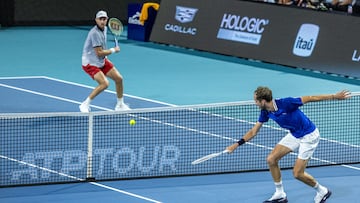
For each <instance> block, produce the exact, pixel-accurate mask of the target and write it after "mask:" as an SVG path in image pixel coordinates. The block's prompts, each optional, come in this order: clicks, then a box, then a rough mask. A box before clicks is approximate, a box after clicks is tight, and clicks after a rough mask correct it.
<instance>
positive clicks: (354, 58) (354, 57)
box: [352, 49, 360, 62]
mask: <svg viewBox="0 0 360 203" xmlns="http://www.w3.org/2000/svg"><path fill="white" fill-rule="evenodd" d="M352 61H355V62H360V53H358V51H357V50H356V49H355V50H354V53H353V55H352Z"/></svg>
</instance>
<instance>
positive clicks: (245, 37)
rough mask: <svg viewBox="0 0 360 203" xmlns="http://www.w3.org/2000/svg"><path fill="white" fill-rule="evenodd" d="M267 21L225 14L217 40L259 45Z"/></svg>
mask: <svg viewBox="0 0 360 203" xmlns="http://www.w3.org/2000/svg"><path fill="white" fill-rule="evenodd" d="M269 23H270V20H269V19H261V18H254V17H249V16H240V15H233V14H227V13H225V14H224V16H223V18H222V21H221V24H220V28H219V31H218V34H217V38H218V39H224V40H230V41H237V42H242V43H247V44H254V45H259V44H260V41H261V37H262V33H263V32H264V30H265V27H266V26H267V25H268V24H269Z"/></svg>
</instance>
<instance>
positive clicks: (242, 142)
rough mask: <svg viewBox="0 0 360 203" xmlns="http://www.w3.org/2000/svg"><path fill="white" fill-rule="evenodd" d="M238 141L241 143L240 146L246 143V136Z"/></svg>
mask: <svg viewBox="0 0 360 203" xmlns="http://www.w3.org/2000/svg"><path fill="white" fill-rule="evenodd" d="M237 143H238V144H239V146H240V145H242V144H244V143H245V140H244V138H241V139H240V140H239V141H237Z"/></svg>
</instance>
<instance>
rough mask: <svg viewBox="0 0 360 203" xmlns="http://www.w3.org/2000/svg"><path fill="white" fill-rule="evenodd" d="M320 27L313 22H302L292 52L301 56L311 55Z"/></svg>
mask: <svg viewBox="0 0 360 203" xmlns="http://www.w3.org/2000/svg"><path fill="white" fill-rule="evenodd" d="M319 30H320V27H319V26H318V25H314V24H302V25H301V27H300V29H299V31H298V34H297V36H296V38H295V42H294V47H293V54H294V55H297V56H301V57H309V56H311V54H312V52H313V50H314V48H315V45H316V40H317V38H318V35H319Z"/></svg>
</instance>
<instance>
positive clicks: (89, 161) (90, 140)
mask: <svg viewBox="0 0 360 203" xmlns="http://www.w3.org/2000/svg"><path fill="white" fill-rule="evenodd" d="M93 117H94V116H93V114H92V113H89V130H88V148H87V166H86V168H87V172H86V181H95V178H94V177H93V174H92V161H93V156H92V155H93Z"/></svg>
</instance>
